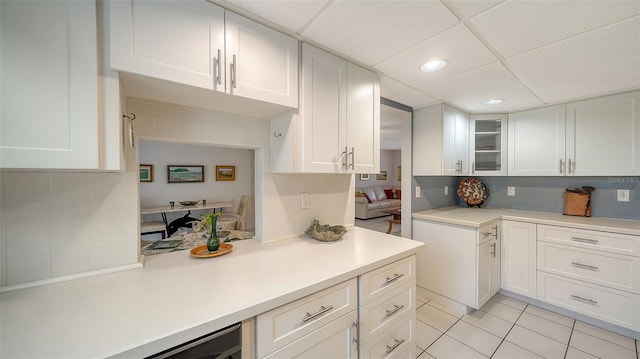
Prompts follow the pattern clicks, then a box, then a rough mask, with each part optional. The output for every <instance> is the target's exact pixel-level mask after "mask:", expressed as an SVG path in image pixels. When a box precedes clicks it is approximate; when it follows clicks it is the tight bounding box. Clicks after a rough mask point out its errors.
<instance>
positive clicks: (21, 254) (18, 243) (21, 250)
mask: <svg viewBox="0 0 640 359" xmlns="http://www.w3.org/2000/svg"><path fill="white" fill-rule="evenodd" d="M5 235H6V242H7V244H6V245H7V260H14V259H20V258H28V257H35V256H48V255H51V230H50V229H49V228H48V227H39V226H33V225H32V226H29V227H24V228H22V229H21V230H17V231H8V232H6V234H5Z"/></svg>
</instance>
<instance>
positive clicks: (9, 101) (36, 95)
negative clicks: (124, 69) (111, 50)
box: [0, 1, 121, 170]
mask: <svg viewBox="0 0 640 359" xmlns="http://www.w3.org/2000/svg"><path fill="white" fill-rule="evenodd" d="M0 13H1V16H2V20H1V21H0V26H1V29H0V32H1V33H2V43H1V44H0V47H1V53H2V61H1V65H0V66H1V68H0V72H1V73H2V85H1V86H2V89H1V92H2V97H1V104H0V107H1V110H0V111H1V114H0V116H1V118H2V121H1V123H0V168H41V169H113V170H118V169H120V161H119V154H120V144H121V141H120V138H121V134H120V131H121V127H120V116H121V114H120V113H119V109H116V110H114V109H113V108H111V107H109V108H106V107H107V106H110V105H115V106H116V107H119V96H118V92H119V87H118V80H117V77H115V78H113V77H112V76H111V77H110V75H112V74H108V73H104V72H102V71H101V72H99V65H100V63H99V61H98V56H99V51H98V50H99V49H98V37H97V35H98V34H97V27H98V24H97V13H96V4H95V2H92V1H50V2H47V1H38V2H33V1H0ZM99 88H100V91H99ZM104 98H107V103H106V104H105V103H104V102H103V103H102V104H101V105H100V106H99V104H100V102H101V101H102V99H104ZM105 113H107V114H108V116H109V118H108V119H105V118H103V116H104V115H105ZM102 120H104V121H108V122H109V123H108V124H107V123H105V122H101V121H102ZM101 132H102V133H101ZM106 134H110V135H112V139H113V140H114V141H115V146H114V147H110V145H111V144H113V143H114V141H110V142H109V143H105V141H104V136H105V135H106ZM101 149H103V150H106V149H108V150H113V151H115V156H104V155H105V154H104V153H101V152H100V151H101ZM113 158H115V160H113V161H111V160H112V159H113ZM105 159H108V161H109V163H108V164H105Z"/></svg>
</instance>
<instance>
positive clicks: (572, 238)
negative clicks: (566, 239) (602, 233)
mask: <svg viewBox="0 0 640 359" xmlns="http://www.w3.org/2000/svg"><path fill="white" fill-rule="evenodd" d="M571 240H572V241H575V242H582V243H591V244H598V243H600V241H599V240H597V239H591V238H581V237H571Z"/></svg>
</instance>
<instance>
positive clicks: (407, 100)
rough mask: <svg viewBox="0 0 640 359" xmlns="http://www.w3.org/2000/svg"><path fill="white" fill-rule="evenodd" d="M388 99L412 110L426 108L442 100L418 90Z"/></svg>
mask: <svg viewBox="0 0 640 359" xmlns="http://www.w3.org/2000/svg"><path fill="white" fill-rule="evenodd" d="M388 99H389V100H393V101H395V102H399V103H401V104H403V105H407V106H409V107H412V108H419V107H425V106H429V105H433V104H436V103H438V102H440V100H438V99H437V98H435V97H432V96H429V95H427V94H425V93H424V92H420V91H418V90H409V91H406V92H403V93H399V94H397V95H393V96H390V97H388Z"/></svg>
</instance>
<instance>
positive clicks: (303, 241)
mask: <svg viewBox="0 0 640 359" xmlns="http://www.w3.org/2000/svg"><path fill="white" fill-rule="evenodd" d="M232 244H233V246H234V248H233V251H232V252H231V253H229V254H227V255H224V256H219V257H214V258H206V259H201V258H191V257H189V253H188V251H180V252H172V253H167V254H162V255H157V256H152V257H149V258H146V260H145V265H144V268H140V269H132V270H128V271H122V272H117V273H110V274H105V275H100V276H95V277H91V278H84V279H77V280H73V281H67V282H61V283H56V284H50V285H46V286H40V287H34V288H30V289H23V290H17V291H12V292H6V293H2V294H0V315H1V316H2V321H1V322H0V325H1V329H2V330H1V331H0V333H1V337H0V344H1V345H0V357H3V358H9V357H10V358H34V357H109V356H114V357H145V356H148V355H151V354H154V353H157V352H160V351H162V350H165V349H167V348H171V347H174V346H176V345H179V344H181V343H184V342H186V341H188V340H190V339H193V338H196V337H199V336H202V335H204V334H207V333H210V332H213V331H215V330H217V329H219V328H222V327H225V326H227V325H230V324H233V323H237V322H241V321H245V320H247V319H250V318H253V317H255V316H257V315H259V314H261V313H265V312H268V311H270V310H272V309H275V308H277V307H280V306H282V305H285V304H287V303H291V302H293V301H296V300H298V299H301V298H304V297H306V296H309V295H312V294H313V293H316V292H319V291H321V290H323V289H326V288H330V287H332V286H334V285H337V284H339V283H344V282H345V281H348V280H351V279H353V278H356V277H358V276H360V275H363V274H365V273H368V272H370V271H373V270H375V269H377V268H380V267H383V266H385V265H387V264H390V263H394V262H397V261H399V260H401V259H403V258H407V257H409V256H411V255H413V254H415V253H416V252H417V250H418V248H420V247H421V244H420V243H418V242H416V241H412V240H408V239H404V238H398V237H395V236H389V235H386V234H384V233H378V232H374V231H370V230H366V229H361V228H349V230H348V233H347V234H346V235H345V236H344V237H343V239H342V240H340V241H337V242H331V243H325V242H319V241H316V240H315V239H312V238H310V237H307V236H304V237H300V238H292V239H289V240H282V241H276V242H266V243H264V242H263V243H261V242H259V241H256V240H243V241H234V242H233V243H232ZM344 328H346V326H345V327H344ZM345 330H346V329H345ZM252 356H253V355H250V356H249V357H252Z"/></svg>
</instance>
